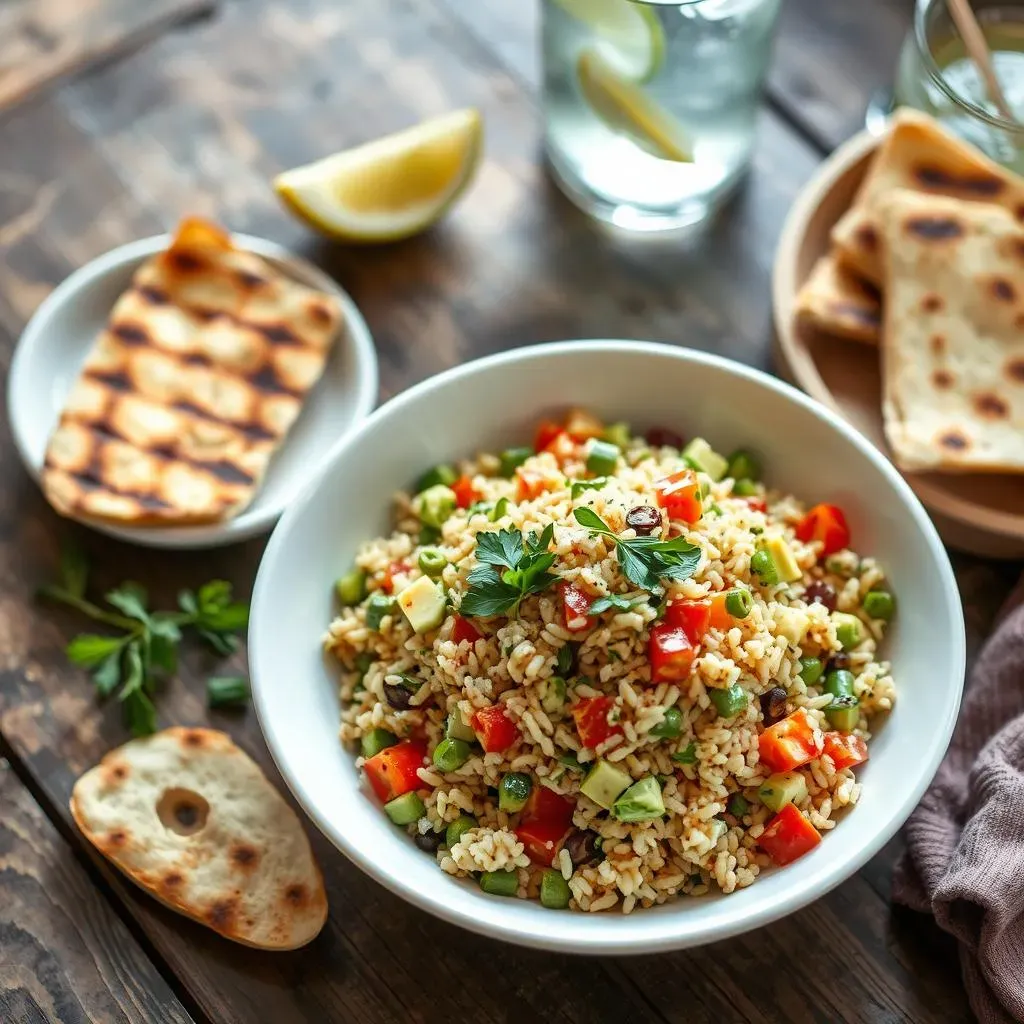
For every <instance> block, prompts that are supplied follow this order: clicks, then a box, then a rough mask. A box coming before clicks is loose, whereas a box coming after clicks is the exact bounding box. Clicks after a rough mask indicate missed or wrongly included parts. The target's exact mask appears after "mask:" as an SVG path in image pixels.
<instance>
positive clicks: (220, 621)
mask: <svg viewBox="0 0 1024 1024" xmlns="http://www.w3.org/2000/svg"><path fill="white" fill-rule="evenodd" d="M88 578H89V570H88V566H87V564H86V561H85V558H84V556H83V555H82V553H81V552H80V551H79V550H78V549H77V548H66V549H65V550H64V552H63V554H62V556H61V563H60V576H59V579H58V581H57V582H56V583H51V584H48V585H47V586H45V587H42V588H41V589H40V591H39V596H40V597H41V598H43V599H45V600H48V601H53V602H56V603H58V604H63V605H67V606H69V607H71V608H74V609H75V610H76V611H79V612H81V613H82V614H83V615H86V616H88V617H89V618H90V619H93V620H94V621H95V622H101V623H103V624H104V625H105V626H110V627H112V628H113V629H116V630H119V632H118V633H117V634H115V635H106V634H101V633H80V634H79V635H78V636H76V637H74V638H73V639H72V640H71V642H70V643H69V644H68V646H67V656H68V660H69V661H70V662H71V663H72V664H74V665H80V666H81V667H82V668H87V669H91V670H92V671H91V674H92V680H93V682H94V683H95V685H96V689H97V691H98V692H99V693H100V695H101V696H103V697H108V696H110V695H111V694H113V693H114V692H115V690H116V691H117V694H116V695H117V700H118V701H120V702H121V704H122V705H123V707H124V715H125V720H126V722H127V724H128V726H129V728H130V729H131V730H132V732H133V733H134V734H135V735H136V736H145V735H148V734H149V733H152V732H155V731H156V707H155V705H154V704H153V694H154V693H155V690H156V685H157V682H158V681H159V679H160V678H161V677H162V676H169V675H173V674H174V672H176V671H177V668H178V646H179V644H180V643H181V639H182V632H181V631H182V628H183V627H191V628H193V629H195V631H196V632H197V634H198V635H199V636H200V637H201V638H202V639H203V640H205V641H206V643H207V644H209V645H210V647H212V648H213V649H214V650H215V651H216V652H217V653H218V654H224V655H226V654H231V653H233V652H234V651H235V650H236V649H237V647H238V637H237V636H236V635H235V634H236V633H237V632H238V631H239V630H242V629H244V628H245V627H246V625H247V624H248V621H249V607H248V605H246V604H244V603H243V602H240V601H234V600H232V596H231V584H230V583H226V582H225V581H224V580H213V581H212V582H210V583H207V584H205V585H204V586H202V587H200V588H199V590H198V591H197V592H193V591H191V590H184V591H182V592H181V594H179V595H178V603H179V606H180V608H181V610H180V611H150V609H149V596H148V594H147V593H146V590H145V588H144V587H142V586H141V585H140V584H138V583H132V582H127V583H122V584H121V585H120V586H119V587H116V588H115V589H114V590H111V591H109V592H108V593H107V594H106V595H104V601H105V602H106V604H105V605H101V604H97V603H95V602H93V601H91V600H89V599H88V598H87V597H86V585H87V583H88Z"/></svg>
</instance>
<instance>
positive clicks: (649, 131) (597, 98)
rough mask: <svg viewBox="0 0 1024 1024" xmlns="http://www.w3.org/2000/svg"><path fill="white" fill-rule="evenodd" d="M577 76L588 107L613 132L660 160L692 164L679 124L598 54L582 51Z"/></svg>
mask: <svg viewBox="0 0 1024 1024" xmlns="http://www.w3.org/2000/svg"><path fill="white" fill-rule="evenodd" d="M576 78H577V81H578V82H579V86H580V92H582V93H583V98H584V99H585V100H586V101H587V103H588V104H589V105H590V109H591V110H592V111H593V112H594V113H595V114H596V115H597V116H598V117H599V118H600V119H601V120H602V121H603V122H604V123H605V125H606V126H607V127H608V128H610V129H611V130H612V131H615V132H619V133H620V134H622V135H625V136H626V137H627V138H629V139H630V140H631V141H633V142H635V143H636V144H637V145H638V146H640V148H641V149H644V150H646V151H647V152H648V153H650V154H651V155H652V156H656V157H660V158H661V159H662V160H676V161H679V162H680V163H693V150H692V147H691V145H690V142H689V140H688V139H687V137H686V133H685V132H684V131H683V127H682V125H680V124H679V122H678V121H677V120H676V119H675V118H674V117H673V116H672V115H671V114H670V113H669V112H668V111H667V110H665V108H664V107H662V106H660V105H659V104H657V103H655V101H654V100H652V99H651V97H650V96H648V95H647V94H646V93H645V92H644V91H643V89H641V88H640V87H639V86H638V85H637V84H636V83H635V82H633V81H631V80H630V79H628V78H623V77H622V76H621V75H620V74H618V72H616V70H615V69H614V68H613V67H611V66H610V65H609V64H608V62H607V61H605V60H604V58H603V57H602V56H601V55H600V54H599V53H597V52H596V51H594V50H584V51H583V52H582V53H581V54H580V56H579V59H578V61H577V62H576Z"/></svg>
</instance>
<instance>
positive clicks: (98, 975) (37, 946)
mask: <svg viewBox="0 0 1024 1024" xmlns="http://www.w3.org/2000/svg"><path fill="white" fill-rule="evenodd" d="M0 806H2V807H3V814H2V815H0V1020H2V1021H5V1022H7V1024H46V1022H49V1024H87V1022H89V1021H104V1022H109V1024H129V1022H136V1021H137V1022H140V1024H163V1022H167V1024H170V1022H176V1024H186V1022H190V1021H191V1020H192V1017H190V1016H189V1014H188V1013H187V1011H186V1010H185V1008H184V1007H183V1006H182V1005H181V1003H179V1002H178V1000H177V999H176V998H175V997H174V995H173V994H172V992H171V990H170V989H169V988H168V987H167V983H166V982H165V981H164V979H163V978H162V977H161V976H160V974H159V973H158V972H157V971H156V969H155V968H154V966H153V964H152V963H151V962H150V960H149V958H148V957H147V956H146V954H145V953H144V952H143V951H142V949H140V947H139V945H138V943H137V942H136V941H135V939H133V938H132V936H131V934H130V933H129V931H128V929H127V928H126V927H125V925H124V923H123V922H122V921H121V920H120V919H119V918H118V916H117V915H116V914H115V913H114V911H113V910H112V909H111V908H110V906H109V904H108V903H107V901H106V899H105V898H104V896H103V895H102V894H101V893H100V892H99V891H98V890H97V888H96V885H95V882H94V880H93V879H91V878H90V877H89V876H88V875H87V873H86V872H85V870H84V869H83V868H82V866H81V865H80V864H79V863H78V861H77V860H76V859H75V856H74V854H73V853H72V851H71V848H70V847H69V846H68V845H67V844H66V843H65V842H64V840H63V839H61V837H60V836H59V835H58V834H57V831H56V830H55V829H54V827H53V825H52V824H51V822H50V821H49V820H47V818H46V816H45V815H44V814H43V812H42V810H41V808H40V807H39V805H38V804H37V803H36V802H35V800H33V799H32V796H31V795H30V794H29V792H28V790H26V789H25V787H24V786H23V785H22V783H21V782H20V781H19V780H18V779H17V777H16V776H15V775H14V773H13V772H12V771H11V769H10V768H9V767H8V765H7V762H6V761H3V760H2V759H0Z"/></svg>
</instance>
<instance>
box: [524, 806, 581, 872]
mask: <svg viewBox="0 0 1024 1024" xmlns="http://www.w3.org/2000/svg"><path fill="white" fill-rule="evenodd" d="M575 807H576V805H575V804H574V803H573V801H572V800H569V799H568V798H566V797H564V796H562V795H560V794H559V793H556V792H554V791H553V790H551V789H548V787H547V786H535V787H534V788H533V792H532V793H531V794H530V799H529V800H527V801H526V806H525V807H524V808H523V813H522V816H521V817H520V819H519V826H518V827H517V828H516V836H517V837H518V839H519V841H520V842H521V843H522V844H523V846H524V847H525V848H526V854H527V856H528V857H529V858H530V860H532V861H533V862H534V863H535V864H543V865H544V866H545V867H548V866H550V865H551V863H552V862H553V861H554V859H555V855H556V854H557V853H558V850H559V847H560V846H561V845H562V843H563V842H564V840H565V837H566V836H567V835H568V834H569V830H570V829H571V828H572V813H573V811H574V810H575Z"/></svg>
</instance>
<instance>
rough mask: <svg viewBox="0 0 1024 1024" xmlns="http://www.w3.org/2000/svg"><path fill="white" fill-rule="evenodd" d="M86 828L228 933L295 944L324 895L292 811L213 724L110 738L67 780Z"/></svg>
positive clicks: (321, 911)
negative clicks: (124, 739) (110, 745)
mask: <svg viewBox="0 0 1024 1024" xmlns="http://www.w3.org/2000/svg"><path fill="white" fill-rule="evenodd" d="M71 813H72V815H73V816H74V819H75V823H76V824H77V825H78V827H79V828H80V829H81V830H82V833H83V834H84V835H85V837H86V839H88V840H89V842H90V843H92V844H93V846H95V847H96V849H97V850H99V851H100V853H102V854H103V855H104V856H105V857H107V858H108V859H109V860H110V861H111V862H112V863H113V864H114V866H115V867H117V868H119V869H120V870H121V871H123V872H124V874H126V875H127V876H128V877H129V878H130V879H131V880H132V881H133V882H135V883H136V884H137V885H139V886H141V887H142V888H143V889H145V890H146V891H147V892H148V893H149V894H150V895H151V896H155V897H156V898H157V899H158V900H160V902H161V903H164V904H166V905H167V906H168V907H170V908H171V909H172V910H176V911H178V913H180V914H184V915H185V916H186V917H191V918H193V919H194V920H196V921H198V922H200V924H205V925H206V926H207V927H209V928H212V929H213V930H214V931H215V932H217V933H219V934H220V935H223V936H224V937H225V938H228V939H232V940H233V941H235V942H241V943H243V944H244V945H247V946H256V947H258V948H259V949H297V948H298V947H299V946H304V945H305V944H306V943H307V942H310V941H311V940H312V939H314V938H315V937H316V936H317V934H318V933H319V932H320V929H321V928H322V927H323V925H324V921H325V920H326V919H327V896H326V894H325V892H324V883H323V878H322V877H321V875H320V868H319V867H318V865H317V863H316V861H315V860H314V858H313V852H312V850H311V849H310V846H309V840H308V839H307V838H306V834H305V832H304V831H303V830H302V826H301V825H300V824H299V819H298V817H297V816H296V814H295V812H294V811H293V810H292V809H291V808H290V807H289V806H288V804H286V803H285V802H284V800H283V799H282V797H281V794H280V793H278V792H277V790H276V789H275V788H274V787H273V786H272V785H271V784H270V783H269V782H268V781H267V778H266V776H265V775H264V774H263V772H261V771H260V769H259V767H258V766H257V765H256V764H255V762H254V761H252V760H251V758H249V756H248V755H247V754H245V753H244V752H243V751H241V750H240V749H239V748H238V747H236V746H235V744H234V743H232V742H231V739H230V738H229V737H228V736H226V735H225V734H224V733H222V732H217V731H216V730H213V729H180V728H178V729H165V730H164V731H163V732H160V733H157V734H156V735H155V736H149V737H147V738H146V739H140V740H132V741H131V742H130V743H126V744H125V745H124V746H123V747H118V748H117V749H116V750H112V751H111V752H110V753H109V754H107V756H106V757H104V758H103V760H102V761H100V763H99V764H98V765H97V766H96V767H95V768H91V769H90V770H89V771H87V772H86V773H85V774H84V775H83V776H82V777H81V778H80V779H79V780H78V781H77V782H76V783H75V788H74V790H73V792H72V794H71Z"/></svg>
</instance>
